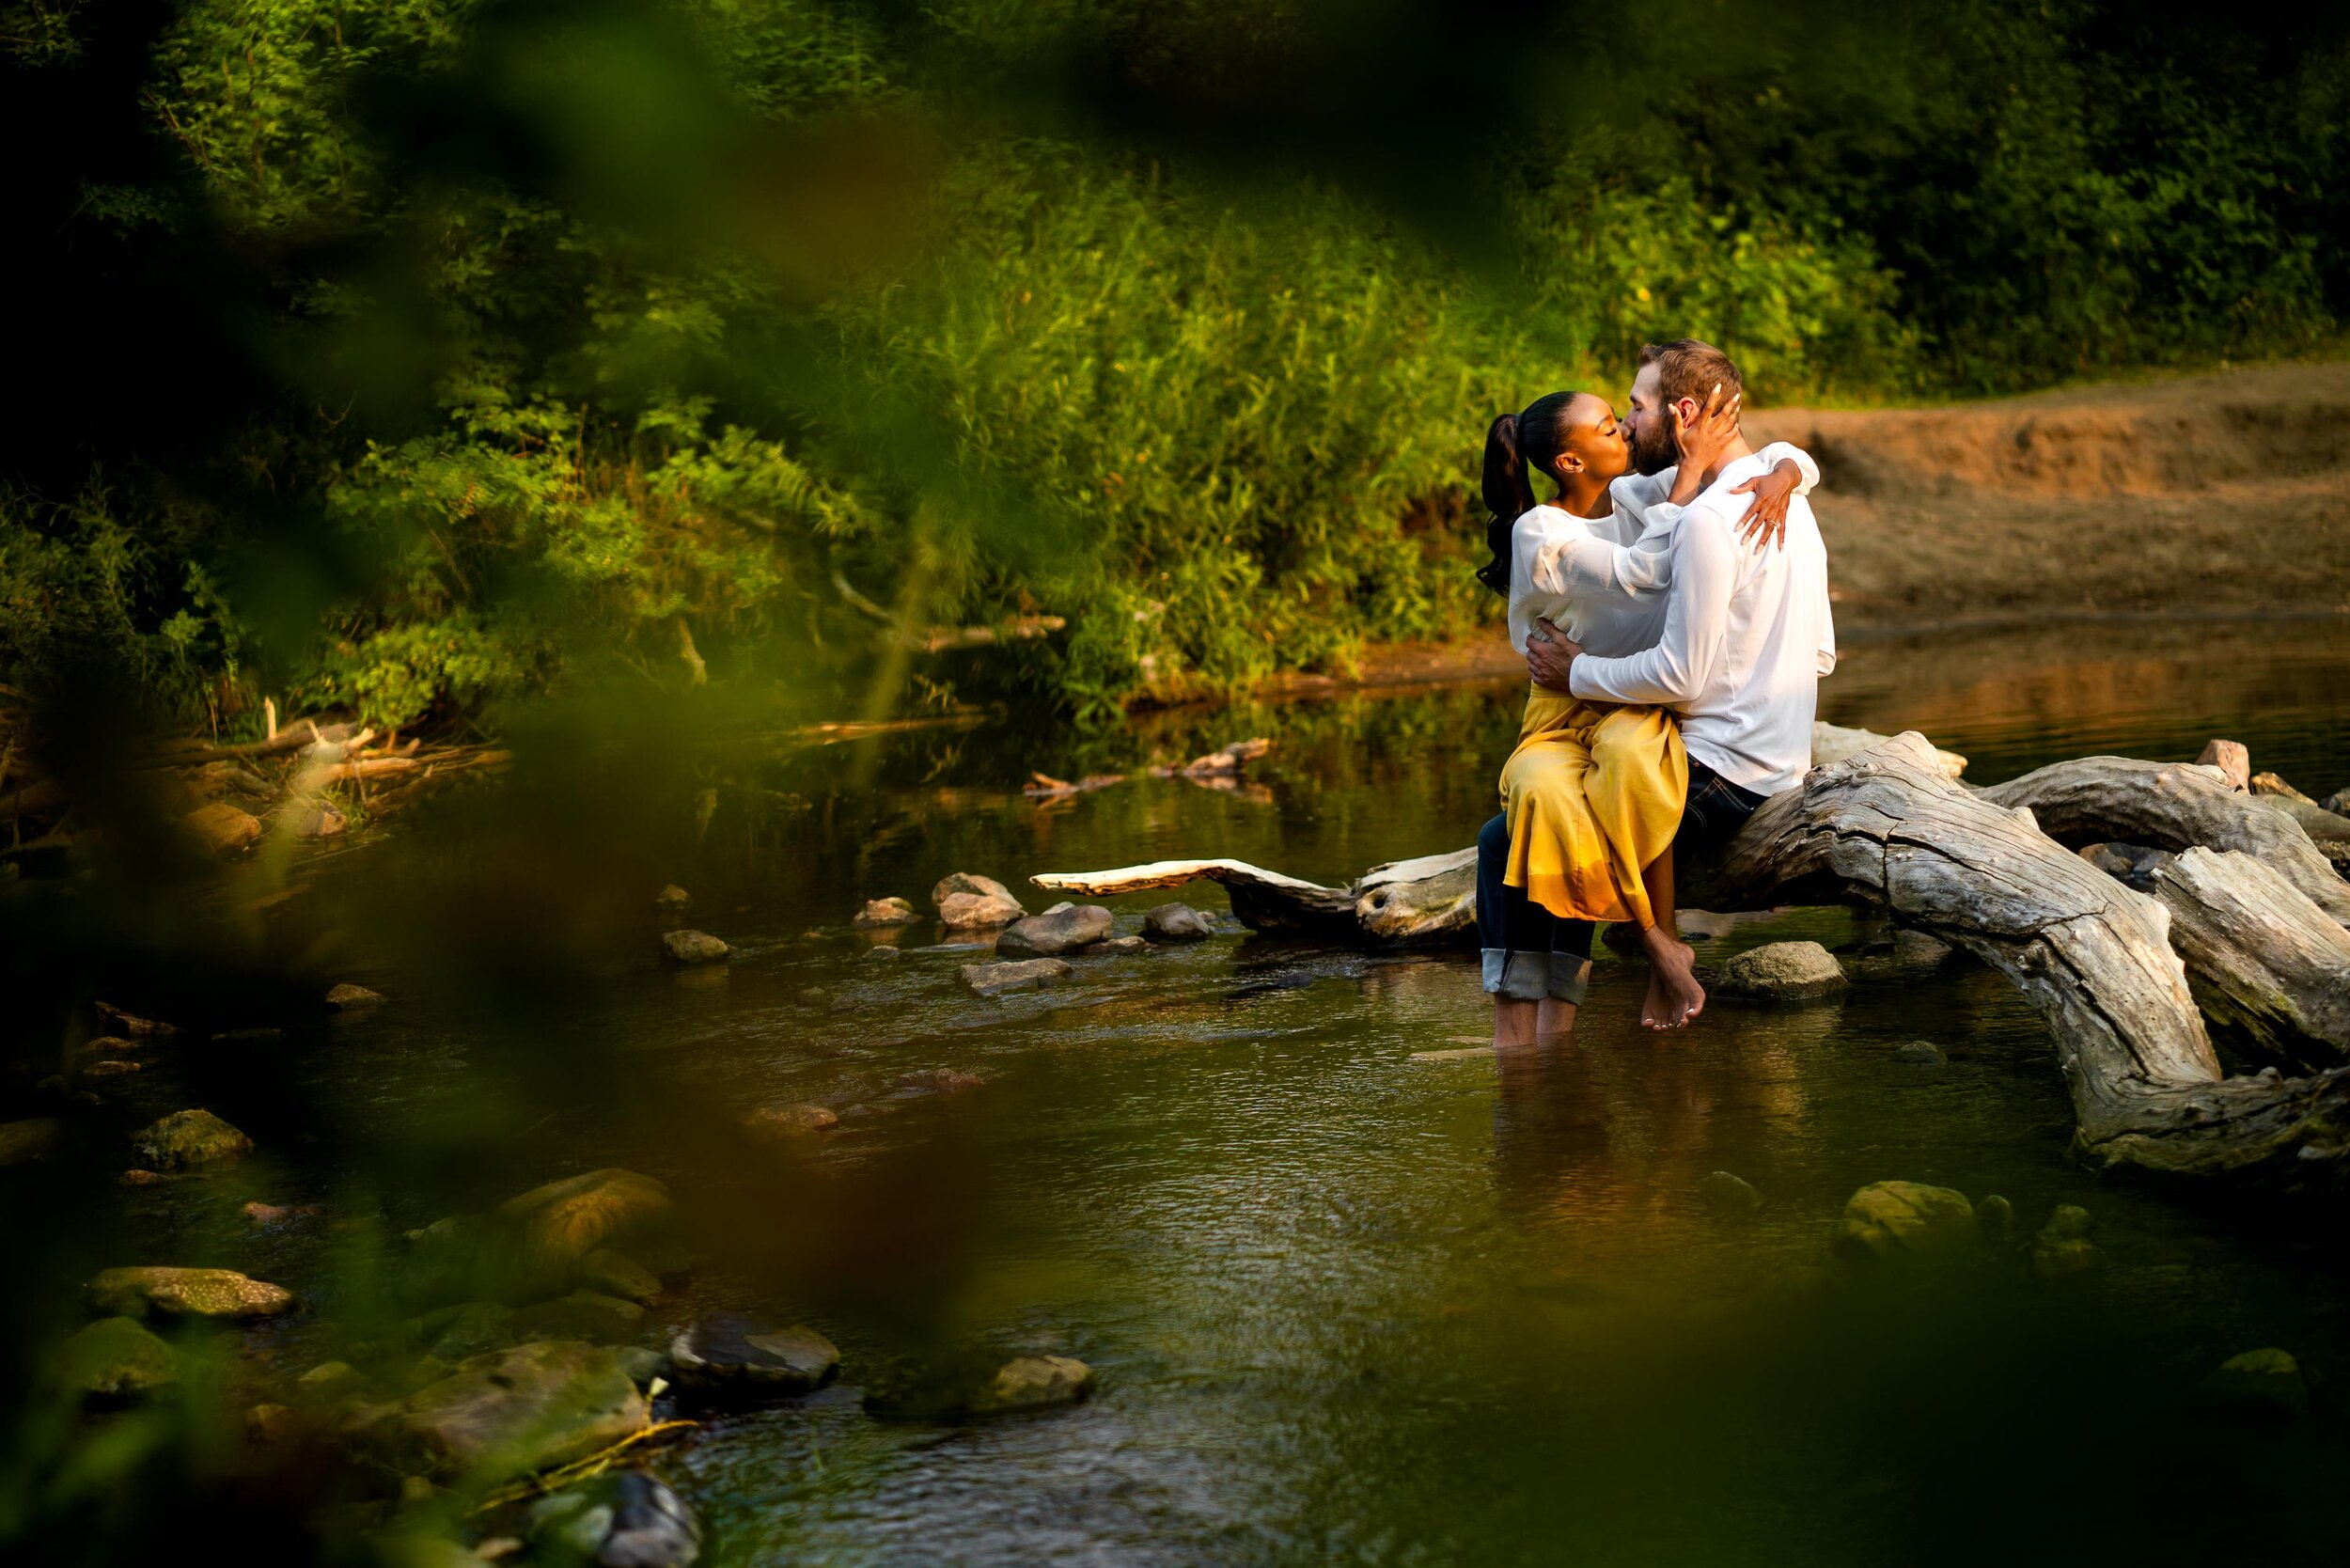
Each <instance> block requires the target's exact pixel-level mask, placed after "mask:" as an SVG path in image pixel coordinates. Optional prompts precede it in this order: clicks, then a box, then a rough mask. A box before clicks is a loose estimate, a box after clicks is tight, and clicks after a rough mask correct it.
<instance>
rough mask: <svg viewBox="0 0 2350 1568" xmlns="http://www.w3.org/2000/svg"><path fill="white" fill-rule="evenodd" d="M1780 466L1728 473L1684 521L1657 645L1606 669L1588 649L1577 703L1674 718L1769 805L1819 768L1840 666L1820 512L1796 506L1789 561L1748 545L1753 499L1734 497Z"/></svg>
mask: <svg viewBox="0 0 2350 1568" xmlns="http://www.w3.org/2000/svg"><path fill="white" fill-rule="evenodd" d="M1769 455H1770V454H1768V453H1763V452H1758V453H1755V454H1754V455H1752V456H1751V457H1747V458H1741V459H1739V460H1738V461H1737V462H1736V463H1731V464H1730V465H1728V466H1727V467H1726V468H1724V470H1723V471H1722V473H1721V474H1720V475H1719V476H1718V477H1717V478H1716V481H1715V483H1714V485H1713V487H1712V488H1710V489H1709V490H1707V491H1706V492H1705V494H1702V495H1700V496H1699V497H1698V499H1697V500H1695V501H1694V502H1692V503H1690V505H1689V506H1688V507H1686V508H1684V509H1683V510H1682V512H1681V515H1680V518H1679V520H1678V523H1677V525H1676V526H1674V527H1673V529H1672V530H1671V538H1670V546H1669V550H1668V552H1667V557H1668V558H1667V560H1666V563H1665V566H1666V575H1667V576H1668V577H1669V580H1670V583H1671V589H1670V592H1669V594H1668V596H1667V597H1666V600H1665V604H1664V612H1665V613H1664V616H1663V619H1662V623H1661V625H1660V626H1659V628H1658V630H1657V634H1656V637H1655V641H1654V642H1653V645H1642V646H1639V647H1637V648H1636V649H1625V650H1611V651H1614V652H1617V653H1618V655H1619V656H1616V657H1603V656H1601V654H1602V651H1601V650H1599V649H1597V648H1594V647H1592V645H1590V644H1589V643H1586V644H1584V646H1585V647H1586V649H1587V650H1589V651H1587V652H1586V653H1585V654H1584V655H1583V656H1582V657H1580V658H1578V659H1576V660H1575V666H1574V668H1573V671H1572V672H1571V673H1570V675H1569V676H1568V683H1569V685H1570V686H1571V687H1572V688H1573V690H1574V692H1575V696H1577V697H1584V698H1599V699H1602V700H1606V701H1614V702H1634V703H1653V704H1656V705H1658V706H1663V707H1669V708H1671V709H1673V710H1674V711H1676V712H1677V713H1680V714H1681V718H1682V728H1681V733H1682V739H1683V741H1684V743H1685V744H1686V745H1687V746H1688V748H1689V755H1690V756H1691V757H1693V758H1695V759H1696V760H1699V761H1701V762H1703V763H1704V764H1705V765H1706V766H1708V767H1710V768H1712V769H1713V770H1714V771H1715V772H1716V773H1718V774H1720V775H1721V776H1723V777H1725V778H1727V779H1729V780H1730V781H1731V783H1733V784H1739V785H1743V786H1745V787H1746V788H1747V789H1750V790H1755V791H1758V792H1762V793H1764V794H1771V793H1776V792H1778V791H1780V790H1784V789H1789V788H1792V787H1793V786H1794V784H1796V783H1797V782H1799V781H1800V780H1801V779H1802V777H1803V775H1804V772H1805V770H1806V769H1807V768H1809V767H1810V761H1811V718H1812V714H1813V713H1814V711H1815V710H1816V708H1817V706H1818V699H1819V678H1820V677H1821V676H1822V675H1824V674H1825V673H1827V671H1828V670H1830V669H1832V668H1833V667H1834V666H1835V658H1836V652H1835V650H1836V634H1835V627H1834V622H1833V619H1832V618H1831V617H1830V615H1829V613H1828V603H1827V552H1826V550H1825V548H1824V547H1823V545H1822V544H1821V542H1820V530H1819V525H1818V523H1817V522H1816V521H1815V520H1814V519H1813V518H1812V515H1811V506H1810V502H1809V501H1807V500H1805V499H1803V498H1801V497H1800V496H1798V497H1796V498H1795V499H1794V500H1791V501H1790V502H1789V504H1788V512H1787V539H1786V548H1784V549H1783V550H1782V549H1778V548H1775V547H1774V548H1764V549H1760V550H1753V549H1742V548H1741V547H1740V546H1739V543H1738V540H1737V534H1736V528H1737V523H1738V520H1739V518H1740V517H1741V516H1742V514H1743V513H1744V511H1745V510H1746V497H1744V496H1742V495H1735V494H1731V490H1732V489H1733V488H1734V487H1735V486H1737V485H1739V484H1742V483H1744V482H1745V481H1746V480H1747V479H1748V478H1753V477H1754V476H1756V475H1758V474H1761V473H1763V472H1764V471H1765V463H1764V461H1763V460H1764V459H1765V458H1766V457H1768V456H1769ZM1774 461H1775V460H1774Z"/></svg>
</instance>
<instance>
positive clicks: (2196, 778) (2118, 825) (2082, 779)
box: [1982, 757, 2350, 926]
mask: <svg viewBox="0 0 2350 1568" xmlns="http://www.w3.org/2000/svg"><path fill="white" fill-rule="evenodd" d="M1982 798H1983V799H1985V800H1987V801H1991V802H1993V803H1994V804H1996V805H1999V806H2010V807H2022V808H2025V809H2026V810H2028V811H2029V812H2030V813H2031V814H2032V816H2033V817H2034V819H2036V820H2037V821H2038V822H2039V823H2040V830H2041V831H2042V832H2043V833H2045V834H2046V835H2047V836H2048V837H2049V838H2051V839H2055V840H2056V841H2057V842H2059V843H2060V844H2062V845H2064V846H2065V847H2066V848H2067V849H2079V848H2081V847H2082V846H2083V845H2086V844H2096V843H2106V842H2110V841H2114V840H2119V841H2121V842H2123V843H2130V844H2146V845H2150V846H2152V847H2153V848H2154V849H2165V850H2170V851H2172V852H2174V853H2176V852H2180V851H2185V850H2190V849H2193V848H2195V847H2197V846H2198V845H2201V847H2202V848H2204V849H2212V850H2236V851H2240V852H2241V853H2243V854H2245V855H2251V856H2253V857H2254V858H2255V859H2258V860H2260V861H2261V862H2263V863H2264V864H2265V865H2266V866H2267V867H2268V868H2269V869H2270V870H2274V871H2276V872H2277V873H2278V874H2279V876H2282V877H2283V878H2284V879H2285V880H2286V881H2287V882H2289V883H2291V884H2292V885H2293V886H2295V887H2297V888H2299V889H2300V890H2301V892H2302V893H2304V894H2305V895H2307V896H2308V897H2309V898H2310V900H2311V902H2314V903H2315V904H2316V905H2317V906H2318V907H2319V908H2320V909H2323V910H2324V911H2325V912H2326V915H2327V916H2328V917H2330V918H2332V919H2333V920H2334V921H2335V922H2336V923H2337V924H2341V925H2345V926H2350V883H2345V882H2343V881H2342V877H2341V875H2340V874H2339V873H2338V872H2336V871H2335V870H2334V867H2333V862H2331V861H2330V860H2328V859H2326V856H2325V855H2324V854H2323V853H2322V852H2321V851H2320V850H2319V849H2318V847H2317V846H2316V845H2315V844H2314V843H2312V842H2311V839H2310V836H2309V834H2308V833H2307V832H2305V831H2304V830H2303V829H2302V827H2301V825H2300V824H2299V823H2296V822H2295V821H2294V820H2293V819H2292V818H2291V817H2289V816H2286V815H2285V814H2284V813H2283V812H2281V811H2279V810H2278V809H2277V808H2275V807H2273V806H2271V805H2269V804H2268V803H2266V802H2265V801H2262V800H2259V799H2256V798H2254V797H2253V796H2250V795H2243V794H2238V793H2236V792H2235V791H2234V789H2233V787H2231V786H2230V784H2229V783H2228V780H2227V776H2226V775H2225V774H2223V773H2222V772H2221V771H2220V770H2219V769H2218V768H2217V767H2211V766H2206V765H2204V764H2202V763H2198V762H2140V761H2136V760H2132V759H2130V758H2127V757H2083V758H2081V759H2079V760H2076V761H2071V762H2057V763H2053V764H2051V765H2050V766H2048V767H2045V768H2042V769H2040V770H2038V771H2037V772H2034V773H2028V774H2026V775H2024V776H2022V777H2021V778H2011V779H2009V780H2008V781H2007V782H2006V783H2004V784H1996V785H1993V786H1992V787H1991V788H1990V789H1988V790H1985V791H1983V792H1982Z"/></svg>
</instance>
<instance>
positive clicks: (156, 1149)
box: [131, 1108, 253, 1170]
mask: <svg viewBox="0 0 2350 1568" xmlns="http://www.w3.org/2000/svg"><path fill="white" fill-rule="evenodd" d="M131 1147H132V1149H133V1150H134V1151H135V1152H137V1154H138V1156H139V1158H141V1159H143V1160H145V1161H146V1162H147V1163H148V1164H149V1166H151V1167H153V1168H155V1169H157V1170H193V1169H196V1168H200V1167H203V1166H211V1165H226V1164H227V1163H228V1162H229V1161H231V1160H235V1159H240V1158H242V1157H243V1156H244V1155H246V1154H249V1153H251V1152H253V1140H252V1139H251V1138H249V1137H245V1136H244V1135H243V1133H241V1132H239V1131H237V1129H236V1128H234V1127H231V1126H230V1125H229V1124H228V1123H227V1122H226V1121H222V1120H221V1119H220V1118H219V1117H217V1116H214V1115H213V1114H212V1113H211V1111H208V1110H203V1109H200V1108H199V1109H196V1110H183V1111H173V1112H172V1113H171V1114H170V1115H169V1116H166V1117H164V1119H163V1120H162V1121H157V1122H156V1123H154V1125H152V1126H150V1127H149V1128H147V1129H146V1130H145V1131H143V1132H141V1133H140V1134H139V1135H138V1136H137V1137H134V1138H133V1139H132V1140H131Z"/></svg>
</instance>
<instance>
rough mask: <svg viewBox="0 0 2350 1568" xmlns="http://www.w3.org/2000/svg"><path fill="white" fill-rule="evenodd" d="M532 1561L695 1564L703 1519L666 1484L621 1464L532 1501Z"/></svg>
mask: <svg viewBox="0 0 2350 1568" xmlns="http://www.w3.org/2000/svg"><path fill="white" fill-rule="evenodd" d="M529 1521H530V1523H529V1527H528V1528H529V1531H530V1560H531V1561H532V1562H534V1563H556V1564H576V1565H578V1568H587V1565H588V1564H594V1565H596V1568H690V1565H691V1564H692V1563H694V1562H695V1561H697V1560H699V1559H700V1557H701V1549H702V1528H701V1522H700V1521H699V1520H697V1519H696V1518H695V1517H694V1511H693V1510H692V1509H690V1508H688V1507H686V1506H685V1501H684V1499H683V1498H682V1497H679V1496H678V1495H677V1493H675V1492H674V1491H672V1490H670V1488H669V1487H668V1485H667V1484H666V1482H661V1481H659V1480H657V1479H655V1478H654V1477H652V1476H650V1475H647V1474H646V1473H645V1472H644V1471H642V1470H615V1471H611V1472H608V1473H606V1474H604V1475H600V1476H596V1477H593V1478H592V1479H590V1480H587V1481H584V1482H579V1483H578V1484H577V1485H574V1486H566V1487H564V1488H563V1489H562V1490H561V1491H559V1492H556V1493H554V1494H553V1495H551V1496H549V1497H541V1498H540V1499H539V1500H538V1501H537V1502H534V1503H532V1504H531V1505H530V1512H529Z"/></svg>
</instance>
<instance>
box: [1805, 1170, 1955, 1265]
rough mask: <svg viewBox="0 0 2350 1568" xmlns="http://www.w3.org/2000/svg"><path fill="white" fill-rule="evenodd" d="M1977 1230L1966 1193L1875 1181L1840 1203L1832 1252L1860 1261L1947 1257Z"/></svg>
mask: <svg viewBox="0 0 2350 1568" xmlns="http://www.w3.org/2000/svg"><path fill="white" fill-rule="evenodd" d="M1980 1235H1981V1229H1980V1227H1979V1226H1978V1225H1977V1224H1976V1222H1975V1211H1974V1208H1973V1206H1972V1205H1971V1204H1969V1203H1968V1202H1967V1201H1966V1194H1964V1193H1962V1192H1957V1191H1954V1190H1952V1189H1951V1188H1950V1187H1935V1186H1927V1185H1925V1184H1922V1183H1918V1182H1877V1183H1873V1184H1871V1185H1868V1186H1865V1187H1862V1188H1861V1189H1860V1190H1859V1191H1858V1192H1856V1193H1854V1194H1853V1195H1852V1198H1851V1199H1850V1200H1848V1201H1847V1202H1846V1203H1845V1204H1844V1214H1843V1217H1842V1219H1841V1221H1840V1222H1839V1223H1838V1225H1837V1229H1836V1254H1837V1256H1838V1257H1840V1258H1845V1259H1849V1260H1852V1261H1855V1262H1881V1261H1894V1260H1900V1259H1920V1258H1947V1257H1951V1256H1953V1255H1955V1254H1958V1253H1960V1252H1963V1251H1965V1250H1966V1249H1967V1248H1968V1247H1972V1246H1973V1245H1974V1244H1975V1242H1976V1241H1977V1240H1978V1239H1979V1238H1980Z"/></svg>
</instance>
